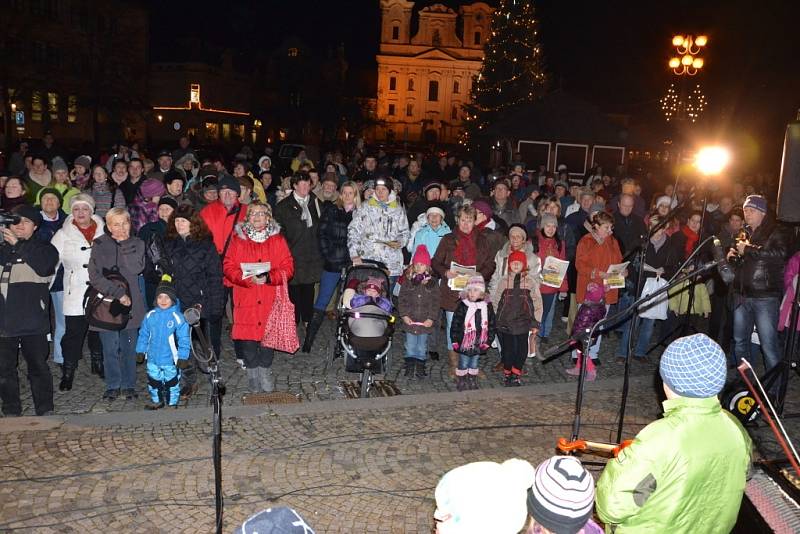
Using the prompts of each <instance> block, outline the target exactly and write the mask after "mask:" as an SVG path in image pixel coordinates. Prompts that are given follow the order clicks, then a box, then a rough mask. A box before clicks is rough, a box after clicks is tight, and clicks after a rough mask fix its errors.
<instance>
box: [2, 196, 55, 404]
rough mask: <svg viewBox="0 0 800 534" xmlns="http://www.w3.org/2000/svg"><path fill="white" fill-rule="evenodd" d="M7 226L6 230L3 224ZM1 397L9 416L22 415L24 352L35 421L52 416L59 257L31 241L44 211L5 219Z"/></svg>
mask: <svg viewBox="0 0 800 534" xmlns="http://www.w3.org/2000/svg"><path fill="white" fill-rule="evenodd" d="M3 223H4V224H3ZM0 224H3V225H2V238H3V240H2V244H0V293H1V294H2V296H3V298H0V397H2V400H3V414H4V415H5V416H7V417H8V416H19V415H22V404H21V403H20V397H19V378H18V376H17V360H18V358H19V347H20V346H21V347H22V355H23V357H24V358H25V362H26V363H27V366H28V381H29V382H30V386H31V392H32V394H33V404H34V408H35V410H36V415H52V413H53V377H52V375H51V374H50V368H49V367H48V365H47V357H48V355H49V353H50V345H49V344H48V342H47V334H48V333H49V332H50V295H49V293H48V287H49V286H50V282H51V280H52V278H53V275H54V274H55V270H56V264H57V263H58V251H57V250H56V248H55V247H54V246H53V245H51V244H50V243H48V242H46V241H40V240H37V239H32V236H33V233H34V232H35V231H36V228H37V227H39V226H41V224H42V216H41V214H40V213H39V210H38V209H36V208H34V207H32V206H29V205H27V204H22V205H19V206H16V207H15V208H14V209H13V211H12V212H11V214H10V216H9V214H6V213H3V216H2V217H0Z"/></svg>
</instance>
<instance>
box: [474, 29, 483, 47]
mask: <svg viewBox="0 0 800 534" xmlns="http://www.w3.org/2000/svg"><path fill="white" fill-rule="evenodd" d="M473 44H476V45H479V44H481V32H475V41H474V43H473Z"/></svg>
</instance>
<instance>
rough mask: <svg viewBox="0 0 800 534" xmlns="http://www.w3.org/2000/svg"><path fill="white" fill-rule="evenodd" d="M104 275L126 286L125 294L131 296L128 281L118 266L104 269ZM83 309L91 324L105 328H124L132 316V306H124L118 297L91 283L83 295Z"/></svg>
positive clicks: (87, 320)
mask: <svg viewBox="0 0 800 534" xmlns="http://www.w3.org/2000/svg"><path fill="white" fill-rule="evenodd" d="M103 276H104V277H105V278H107V279H108V280H110V281H112V282H114V283H116V284H121V285H122V286H123V287H124V288H125V294H126V295H128V296H130V294H131V289H130V286H129V285H128V281H127V280H125V277H124V276H122V273H120V272H119V268H118V267H116V266H114V267H112V268H111V269H103ZM83 309H84V315H85V317H86V322H87V323H89V326H94V327H96V328H101V329H103V330H124V329H125V326H127V324H128V320H130V318H131V306H123V305H122V304H121V303H120V301H119V300H118V299H115V298H113V297H110V296H106V295H103V294H102V293H100V292H99V291H98V290H97V289H95V288H94V287H93V286H91V285H90V286H89V287H88V288H87V289H86V293H84V295H83Z"/></svg>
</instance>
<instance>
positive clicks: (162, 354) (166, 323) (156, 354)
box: [136, 304, 192, 365]
mask: <svg viewBox="0 0 800 534" xmlns="http://www.w3.org/2000/svg"><path fill="white" fill-rule="evenodd" d="M191 337H192V334H191V330H190V329H189V323H187V322H186V319H184V318H183V314H181V310H180V307H178V305H177V304H174V305H172V306H170V307H169V308H167V309H165V310H162V309H161V308H159V307H155V308H153V309H152V310H150V311H149V312H147V315H145V316H144V321H142V326H141V328H139V340H138V341H137V342H136V352H141V353H145V354H147V360H148V362H149V363H152V364H155V365H174V364H175V362H176V361H177V360H179V359H181V360H186V359H188V358H189V351H190V349H191ZM176 338H177V345H176Z"/></svg>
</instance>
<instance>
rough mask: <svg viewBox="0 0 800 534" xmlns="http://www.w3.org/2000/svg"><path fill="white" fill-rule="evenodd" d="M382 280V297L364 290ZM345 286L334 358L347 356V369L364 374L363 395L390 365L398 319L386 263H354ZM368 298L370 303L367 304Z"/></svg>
mask: <svg viewBox="0 0 800 534" xmlns="http://www.w3.org/2000/svg"><path fill="white" fill-rule="evenodd" d="M378 283H380V291H379V295H380V299H370V298H368V297H366V296H365V295H363V294H362V293H361V292H362V289H363V288H364V286H365V285H368V284H369V285H371V286H375V285H378ZM342 287H344V290H343V291H342V296H341V297H340V299H339V304H338V309H337V316H338V319H337V325H336V344H335V348H334V358H339V357H341V356H344V365H345V371H347V372H348V373H359V374H360V375H361V379H360V382H361V387H360V395H359V396H360V397H362V398H363V397H367V395H368V394H369V389H370V387H371V386H372V383H373V381H374V375H375V374H383V373H384V372H385V371H386V369H388V367H389V350H390V349H391V348H392V335H393V334H394V323H395V320H396V317H395V315H394V310H393V309H392V307H391V301H390V300H388V299H389V276H388V275H387V274H386V270H385V267H384V265H383V264H382V263H380V262H373V261H369V260H364V263H363V264H361V265H353V266H352V267H349V268H348V269H347V270H346V271H345V273H344V285H343V286H342ZM370 289H372V287H371V288H370ZM365 300H369V302H367V303H363V301H365ZM360 301H361V302H360ZM352 304H356V305H357V307H353V306H352Z"/></svg>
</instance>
